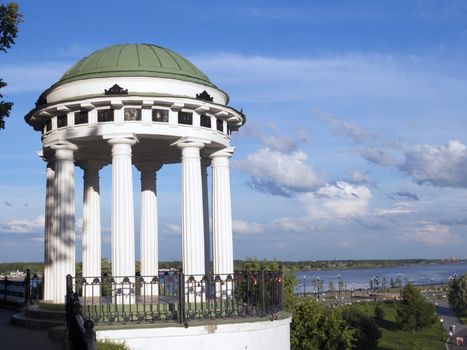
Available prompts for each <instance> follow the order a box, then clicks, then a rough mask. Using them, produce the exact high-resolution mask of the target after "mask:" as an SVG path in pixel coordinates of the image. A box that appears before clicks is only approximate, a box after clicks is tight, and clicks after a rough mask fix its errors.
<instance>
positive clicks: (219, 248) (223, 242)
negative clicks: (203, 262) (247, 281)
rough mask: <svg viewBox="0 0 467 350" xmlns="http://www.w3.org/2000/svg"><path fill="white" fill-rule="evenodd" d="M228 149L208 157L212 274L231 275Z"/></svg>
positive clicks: (231, 152)
mask: <svg viewBox="0 0 467 350" xmlns="http://www.w3.org/2000/svg"><path fill="white" fill-rule="evenodd" d="M233 151H234V148H232V147H228V148H224V149H222V150H220V151H217V152H215V153H213V154H211V155H210V158H211V159H212V164H211V166H212V237H213V238H212V240H213V265H214V274H219V275H227V274H231V273H233V270H234V268H233V243H232V209H231V199H230V174H229V158H230V157H231V156H232V154H233Z"/></svg>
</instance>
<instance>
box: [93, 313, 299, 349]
mask: <svg viewBox="0 0 467 350" xmlns="http://www.w3.org/2000/svg"><path fill="white" fill-rule="evenodd" d="M291 321H292V319H291V317H287V318H284V319H281V320H276V321H270V320H260V321H256V322H239V323H215V322H212V323H209V324H205V325H199V326H198V325H197V326H193V325H190V326H189V327H188V328H184V327H159V328H136V327H132V328H128V329H111V328H109V329H102V330H99V329H96V335H97V339H98V340H105V339H108V340H109V341H111V342H116V343H122V342H125V344H126V345H128V346H129V347H130V349H132V350H143V349H171V350H179V349H180V350H182V349H201V350H202V349H222V350H238V349H260V350H261V349H274V350H290V322H291Z"/></svg>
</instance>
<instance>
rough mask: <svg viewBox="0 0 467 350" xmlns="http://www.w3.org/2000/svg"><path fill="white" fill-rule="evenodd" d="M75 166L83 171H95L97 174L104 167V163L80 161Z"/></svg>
mask: <svg viewBox="0 0 467 350" xmlns="http://www.w3.org/2000/svg"><path fill="white" fill-rule="evenodd" d="M77 165H78V166H79V167H80V168H81V169H83V170H84V171H97V172H98V171H99V170H101V169H102V168H103V167H104V166H105V165H106V162H103V161H100V160H82V161H79V162H77Z"/></svg>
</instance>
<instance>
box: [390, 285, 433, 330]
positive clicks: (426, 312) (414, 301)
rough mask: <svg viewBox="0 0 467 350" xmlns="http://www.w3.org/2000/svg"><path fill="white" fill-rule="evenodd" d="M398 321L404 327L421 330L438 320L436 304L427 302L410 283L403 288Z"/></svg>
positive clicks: (398, 309) (398, 307) (405, 328)
mask: <svg viewBox="0 0 467 350" xmlns="http://www.w3.org/2000/svg"><path fill="white" fill-rule="evenodd" d="M397 321H398V323H399V325H400V326H401V328H402V329H404V330H407V331H411V332H413V333H415V332H419V331H420V330H422V329H423V328H425V327H427V326H430V325H432V324H433V323H435V322H436V314H435V306H434V305H433V304H431V303H429V302H427V301H426V300H425V298H424V297H423V296H422V295H421V294H420V292H419V291H418V290H417V289H416V288H415V287H414V286H412V284H410V283H409V284H407V285H406V286H405V287H404V289H402V301H401V302H400V303H399V305H398V306H397Z"/></svg>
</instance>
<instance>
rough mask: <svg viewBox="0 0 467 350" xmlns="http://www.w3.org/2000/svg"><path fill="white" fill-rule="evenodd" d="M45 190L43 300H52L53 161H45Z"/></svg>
mask: <svg viewBox="0 0 467 350" xmlns="http://www.w3.org/2000/svg"><path fill="white" fill-rule="evenodd" d="M46 178H47V180H46V192H45V230H44V281H45V282H44V300H52V299H53V293H54V291H55V283H54V282H55V281H54V277H53V272H52V271H53V266H54V265H53V263H54V260H55V259H54V256H53V255H54V250H53V249H52V247H51V244H52V236H53V231H52V230H53V225H52V223H53V215H54V210H55V209H54V178H55V163H54V162H53V161H47V175H46Z"/></svg>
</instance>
